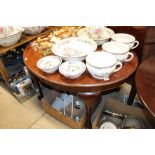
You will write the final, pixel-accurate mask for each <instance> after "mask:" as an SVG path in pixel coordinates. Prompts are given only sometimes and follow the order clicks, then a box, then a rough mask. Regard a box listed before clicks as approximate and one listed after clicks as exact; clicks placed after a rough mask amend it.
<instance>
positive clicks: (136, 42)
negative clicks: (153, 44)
mask: <svg viewBox="0 0 155 155" xmlns="http://www.w3.org/2000/svg"><path fill="white" fill-rule="evenodd" d="M138 45H139V41H137V40H136V41H135V42H134V46H133V47H131V49H135V48H136V47H137V46H138Z"/></svg>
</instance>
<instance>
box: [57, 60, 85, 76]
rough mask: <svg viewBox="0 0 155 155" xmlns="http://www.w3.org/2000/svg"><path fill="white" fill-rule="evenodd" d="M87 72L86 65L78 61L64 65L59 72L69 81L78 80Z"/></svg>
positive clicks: (67, 62)
mask: <svg viewBox="0 0 155 155" xmlns="http://www.w3.org/2000/svg"><path fill="white" fill-rule="evenodd" d="M85 70H86V65H85V64H84V63H83V62H81V61H78V60H71V61H66V62H64V63H62V64H61V65H60V67H59V72H60V73H61V74H62V75H64V76H65V77H67V78H69V79H75V78H78V77H79V76H80V75H81V74H82V73H84V71H85Z"/></svg>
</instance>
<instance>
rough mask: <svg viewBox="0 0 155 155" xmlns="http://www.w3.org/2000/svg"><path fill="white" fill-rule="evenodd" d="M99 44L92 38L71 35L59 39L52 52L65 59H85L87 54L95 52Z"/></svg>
mask: <svg viewBox="0 0 155 155" xmlns="http://www.w3.org/2000/svg"><path fill="white" fill-rule="evenodd" d="M96 48H97V44H96V43H95V42H94V41H93V40H91V39H84V38H80V37H70V38H66V39H62V40H60V41H57V42H56V43H55V44H54V45H53V46H52V52H53V53H54V54H55V55H57V56H60V57H61V58H62V59H64V60H65V61H68V60H81V61H82V60H84V59H85V57H86V55H88V54H89V53H91V52H94V51H95V50H96Z"/></svg>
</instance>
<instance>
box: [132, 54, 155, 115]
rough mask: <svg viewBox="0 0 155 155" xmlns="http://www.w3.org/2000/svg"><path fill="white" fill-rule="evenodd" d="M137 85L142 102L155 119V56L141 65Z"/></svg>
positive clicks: (138, 70)
mask: <svg viewBox="0 0 155 155" xmlns="http://www.w3.org/2000/svg"><path fill="white" fill-rule="evenodd" d="M135 84H136V89H137V94H138V96H139V98H140V100H141V101H142V103H143V104H144V106H145V107H146V109H147V110H148V111H149V112H150V113H151V114H152V115H153V116H154V117H155V56H151V57H149V58H147V59H146V60H144V61H143V62H142V63H141V64H140V66H139V67H138V69H137V72H136V78H135Z"/></svg>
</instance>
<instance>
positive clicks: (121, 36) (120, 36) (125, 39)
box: [112, 33, 139, 49]
mask: <svg viewBox="0 0 155 155" xmlns="http://www.w3.org/2000/svg"><path fill="white" fill-rule="evenodd" d="M112 41H116V42H121V43H124V44H126V45H128V46H129V48H130V49H135V48H136V47H137V46H138V45H139V41H137V40H136V38H135V37H134V36H132V35H130V34H126V33H116V34H114V35H113V36H112Z"/></svg>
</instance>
